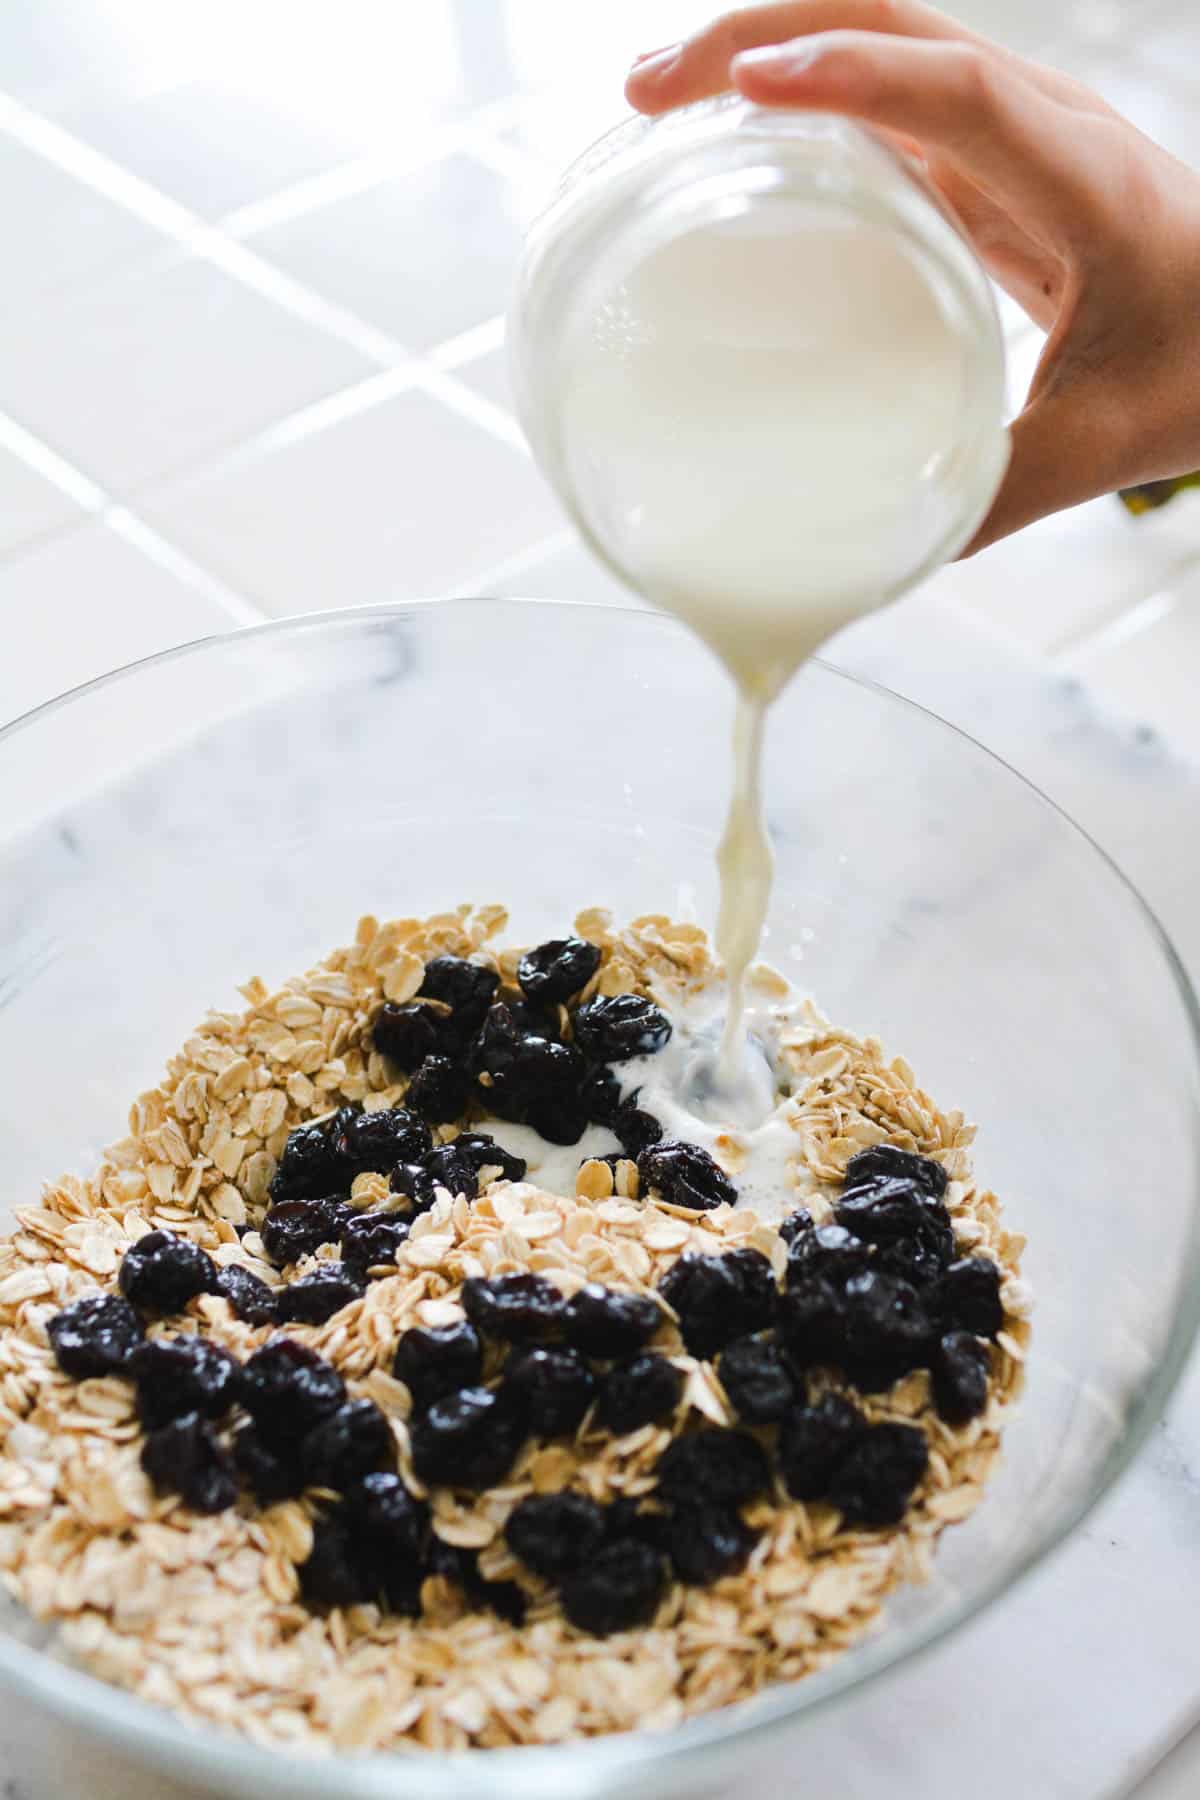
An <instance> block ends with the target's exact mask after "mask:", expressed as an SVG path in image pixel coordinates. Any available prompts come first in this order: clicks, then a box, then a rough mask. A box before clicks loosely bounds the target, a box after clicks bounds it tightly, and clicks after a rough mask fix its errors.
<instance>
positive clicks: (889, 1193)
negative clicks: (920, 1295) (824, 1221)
mask: <svg viewBox="0 0 1200 1800" xmlns="http://www.w3.org/2000/svg"><path fill="white" fill-rule="evenodd" d="M836 1214H837V1222H838V1224H839V1225H844V1226H845V1228H846V1230H847V1231H850V1232H853V1234H854V1236H855V1237H858V1238H861V1239H862V1240H863V1242H864V1243H865V1244H891V1243H894V1242H895V1241H896V1240H897V1239H898V1238H917V1239H920V1240H923V1241H926V1242H928V1243H929V1245H930V1247H931V1249H933V1250H935V1251H936V1252H937V1253H939V1254H941V1255H942V1256H943V1257H944V1259H945V1260H946V1261H947V1262H948V1261H949V1260H950V1258H951V1257H952V1256H953V1255H954V1227H953V1226H952V1225H951V1223H950V1214H949V1213H948V1212H947V1211H946V1208H945V1207H944V1206H943V1205H942V1202H941V1201H940V1200H935V1199H932V1198H931V1197H930V1195H928V1194H926V1193H924V1192H923V1191H922V1189H921V1188H919V1187H918V1186H917V1185H916V1184H915V1183H914V1182H911V1181H908V1180H900V1179H897V1180H887V1181H877V1182H874V1183H872V1184H871V1185H870V1186H869V1187H861V1188H856V1189H855V1190H854V1192H853V1193H850V1194H845V1195H843V1196H842V1198H841V1199H840V1200H839V1201H838V1204H837V1208H836Z"/></svg>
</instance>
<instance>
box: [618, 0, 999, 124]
mask: <svg viewBox="0 0 1200 1800" xmlns="http://www.w3.org/2000/svg"><path fill="white" fill-rule="evenodd" d="M841 29H847V30H855V31H885V32H890V33H893V34H894V35H896V36H898V37H943V38H951V39H953V38H959V39H962V40H964V41H969V42H979V43H981V42H983V40H982V39H976V38H974V37H973V35H972V33H970V32H968V31H967V30H966V28H965V27H964V26H960V25H958V24H957V23H956V22H955V21H954V20H953V19H949V18H947V17H946V16H945V14H944V13H939V12H935V11H934V9H933V8H932V7H930V6H923V5H922V4H920V0H789V3H788V4H782V5H774V6H747V7H743V8H741V9H740V10H738V11H737V12H729V13H724V14H723V15H722V16H721V17H720V18H718V19H714V20H713V22H712V24H711V25H707V26H705V27H704V29H703V30H702V31H698V32H696V33H695V34H694V35H693V36H692V37H690V38H688V39H687V40H686V41H685V42H684V43H681V44H672V45H669V46H668V47H667V48H666V49H663V50H655V51H653V52H651V53H650V54H649V55H647V56H640V57H639V58H638V59H637V61H636V62H635V63H634V65H633V68H632V69H631V70H630V71H629V77H628V80H627V81H626V84H625V97H626V99H627V100H628V101H629V104H630V105H631V106H634V107H636V108H637V109H638V111H639V112H645V113H660V112H667V111H669V110H670V109H671V108H672V107H675V106H687V105H689V104H690V103H691V102H692V101H693V100H704V99H707V98H708V96H709V95H710V94H720V93H723V92H724V91H725V90H726V89H727V88H728V87H729V86H730V85H731V81H730V72H729V70H730V64H731V63H732V61H733V59H734V57H735V56H737V55H739V54H740V53H741V52H742V51H744V50H754V49H757V48H759V47H760V46H761V45H764V44H779V43H783V42H785V41H786V40H787V39H789V38H797V37H807V36H811V35H812V34H813V33H814V32H820V31H837V30H841Z"/></svg>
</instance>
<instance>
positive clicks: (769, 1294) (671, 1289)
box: [650, 1152, 779, 1356]
mask: <svg viewBox="0 0 1200 1800" xmlns="http://www.w3.org/2000/svg"><path fill="white" fill-rule="evenodd" d="M650 1154H651V1155H653V1152H651V1153H650ZM658 1291H659V1293H660V1294H661V1295H662V1297H663V1299H664V1300H665V1301H666V1302H667V1303H668V1305H669V1306H672V1307H673V1308H674V1310H675V1311H676V1312H677V1313H678V1314H679V1329H680V1331H681V1332H682V1334H683V1341H684V1343H685V1344H686V1345H687V1348H688V1349H689V1350H690V1351H691V1353H692V1355H693V1356H714V1355H715V1354H716V1352H717V1351H718V1350H723V1349H724V1347H725V1345H726V1344H730V1343H732V1342H733V1340H734V1338H739V1337H745V1336H746V1335H747V1334H748V1333H750V1332H754V1331H762V1330H763V1329H764V1328H765V1327H766V1326H768V1325H770V1324H771V1323H772V1322H773V1319H774V1315H775V1309H776V1306H777V1304H778V1300H779V1295H778V1291H777V1289H776V1287H775V1277H774V1275H773V1274H772V1272H771V1265H770V1263H769V1262H768V1261H767V1259H766V1257H765V1256H762V1255H760V1254H759V1252H758V1251H757V1250H729V1251H727V1252H726V1253H725V1254H724V1255H723V1256H695V1255H693V1254H692V1253H691V1252H688V1253H687V1254H686V1255H684V1256H681V1257H680V1258H679V1261H678V1262H677V1263H675V1264H673V1266H672V1267H671V1268H670V1269H668V1270H667V1273H666V1274H665V1275H664V1276H663V1278H662V1280H661V1281H660V1282H659V1284H658Z"/></svg>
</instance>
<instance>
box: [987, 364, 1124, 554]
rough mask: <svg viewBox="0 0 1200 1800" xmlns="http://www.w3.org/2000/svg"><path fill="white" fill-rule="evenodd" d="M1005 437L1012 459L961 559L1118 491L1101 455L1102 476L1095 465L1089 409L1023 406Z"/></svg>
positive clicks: (1041, 403)
mask: <svg viewBox="0 0 1200 1800" xmlns="http://www.w3.org/2000/svg"><path fill="white" fill-rule="evenodd" d="M1011 431H1012V456H1011V458H1010V460H1009V465H1008V470H1007V473H1006V474H1005V477H1004V480H1003V482H1002V483H1001V485H1000V492H999V493H998V494H997V495H996V499H995V502H994V504H993V506H992V510H991V512H990V513H989V514H988V516H987V518H986V519H985V520H984V522H983V524H982V525H981V526H980V528H979V531H978V532H977V533H976V536H975V538H974V540H973V541H972V542H971V543H970V544H969V545H968V546H967V548H966V550H964V552H963V555H964V556H974V555H975V553H976V551H978V550H986V549H987V547H988V545H989V544H994V543H997V542H998V541H999V540H1000V539H1001V538H1005V537H1009V536H1011V534H1012V533H1013V532H1014V531H1021V530H1023V529H1024V527H1025V526H1026V525H1032V524H1033V523H1034V522H1035V521H1036V520H1038V519H1045V518H1048V517H1049V515H1050V514H1051V513H1056V512H1062V511H1063V510H1064V508H1066V507H1068V506H1079V505H1081V504H1082V503H1083V501H1085V500H1094V499H1095V498H1096V497H1097V495H1099V494H1107V493H1110V492H1112V490H1113V489H1114V488H1115V487H1116V486H1117V485H1118V484H1117V481H1116V479H1109V477H1108V474H1107V466H1108V456H1107V454H1103V457H1102V461H1103V471H1104V472H1101V468H1100V465H1099V464H1098V460H1097V445H1096V443H1095V441H1094V440H1095V436H1096V431H1097V421H1096V418H1095V409H1094V407H1089V406H1088V405H1087V404H1086V403H1083V404H1080V405H1077V406H1072V405H1071V404H1070V403H1069V402H1068V401H1066V400H1065V399H1064V398H1062V397H1059V396H1056V395H1047V396H1045V397H1044V398H1043V399H1040V400H1035V401H1033V402H1032V403H1031V404H1030V405H1029V406H1027V407H1026V408H1025V411H1024V412H1023V413H1021V415H1020V416H1019V417H1018V418H1017V419H1014V421H1013V424H1012V428H1011Z"/></svg>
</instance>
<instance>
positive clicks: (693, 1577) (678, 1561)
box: [662, 1505, 759, 1587]
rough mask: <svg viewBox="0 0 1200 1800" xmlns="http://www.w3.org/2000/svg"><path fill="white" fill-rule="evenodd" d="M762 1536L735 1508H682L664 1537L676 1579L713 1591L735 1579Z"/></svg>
mask: <svg viewBox="0 0 1200 1800" xmlns="http://www.w3.org/2000/svg"><path fill="white" fill-rule="evenodd" d="M758 1535H759V1534H758V1532H757V1531H754V1530H752V1528H751V1527H750V1526H749V1525H747V1524H746V1523H745V1522H744V1521H743V1519H742V1517H741V1514H740V1513H738V1512H737V1510H736V1509H735V1508H734V1507H732V1506H705V1505H697V1506H679V1507H677V1508H676V1509H675V1511H674V1512H673V1513H672V1515H671V1517H670V1518H669V1519H668V1520H667V1522H666V1525H665V1527H664V1530H663V1533H662V1536H663V1542H664V1545H665V1548H666V1551H667V1555H668V1556H669V1557H670V1559H671V1563H672V1566H673V1567H674V1570H675V1573H676V1575H678V1577H679V1579H680V1581H686V1582H687V1583H688V1585H689V1587H709V1586H710V1585H711V1584H712V1583H713V1582H714V1581H720V1579H721V1577H722V1576H723V1575H735V1574H736V1573H737V1571H738V1570H739V1569H742V1568H745V1566H746V1560H747V1558H748V1557H749V1555H750V1552H751V1551H752V1550H753V1548H754V1546H755V1544H756V1543H757V1542H758Z"/></svg>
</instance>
